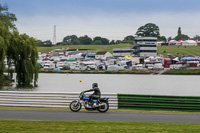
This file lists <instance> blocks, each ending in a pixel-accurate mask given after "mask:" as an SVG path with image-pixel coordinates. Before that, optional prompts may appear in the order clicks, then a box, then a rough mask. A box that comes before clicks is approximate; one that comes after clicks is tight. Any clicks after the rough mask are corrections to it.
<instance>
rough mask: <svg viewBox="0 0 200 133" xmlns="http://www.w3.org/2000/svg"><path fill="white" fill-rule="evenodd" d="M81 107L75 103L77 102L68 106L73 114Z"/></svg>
mask: <svg viewBox="0 0 200 133" xmlns="http://www.w3.org/2000/svg"><path fill="white" fill-rule="evenodd" d="M81 107H82V105H81V103H80V102H78V103H77V101H72V102H71V103H70V105H69V108H70V110H71V111H73V112H78V111H79V110H80V109H81Z"/></svg>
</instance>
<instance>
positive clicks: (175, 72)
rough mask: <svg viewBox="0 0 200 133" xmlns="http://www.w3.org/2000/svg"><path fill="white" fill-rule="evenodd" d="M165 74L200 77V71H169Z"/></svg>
mask: <svg viewBox="0 0 200 133" xmlns="http://www.w3.org/2000/svg"><path fill="white" fill-rule="evenodd" d="M163 74H170V75H200V69H183V70H168V71H166V72H164V73H163Z"/></svg>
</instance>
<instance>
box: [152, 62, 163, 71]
mask: <svg viewBox="0 0 200 133" xmlns="http://www.w3.org/2000/svg"><path fill="white" fill-rule="evenodd" d="M154 69H156V70H163V69H164V67H163V65H162V64H161V63H156V64H155V65H154Z"/></svg>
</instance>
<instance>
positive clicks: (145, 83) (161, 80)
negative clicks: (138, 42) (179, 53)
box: [1, 73, 200, 96]
mask: <svg viewBox="0 0 200 133" xmlns="http://www.w3.org/2000/svg"><path fill="white" fill-rule="evenodd" d="M80 80H81V81H82V82H80ZM92 83H98V84H99V88H100V89H101V91H102V93H123V94H151V95H185V96H200V86H199V76H182V75H128V74H121V75H120V74H69V75H67V74H47V73H40V74H39V80H38V87H35V88H17V87H16V84H14V85H13V87H10V86H8V87H3V88H2V89H1V90H2V91H38V92H81V91H83V90H87V89H91V87H92V86H91V85H92Z"/></svg>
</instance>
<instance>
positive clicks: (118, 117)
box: [0, 110, 200, 124]
mask: <svg viewBox="0 0 200 133" xmlns="http://www.w3.org/2000/svg"><path fill="white" fill-rule="evenodd" d="M0 120H34V121H35V120H36V121H126V122H164V123H195V124H200V115H199V114H177V113H134V112H109V111H108V112H107V113H99V112H96V111H94V112H89V111H80V112H76V113H75V112H71V111H47V110H0Z"/></svg>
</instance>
